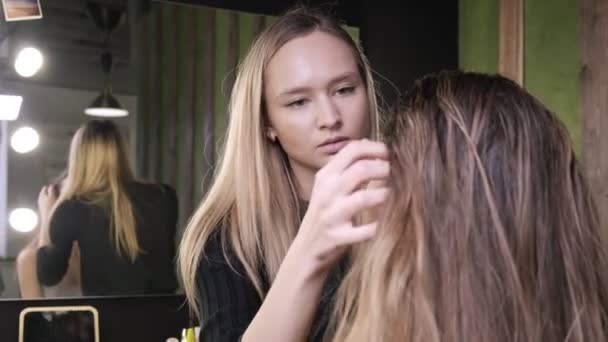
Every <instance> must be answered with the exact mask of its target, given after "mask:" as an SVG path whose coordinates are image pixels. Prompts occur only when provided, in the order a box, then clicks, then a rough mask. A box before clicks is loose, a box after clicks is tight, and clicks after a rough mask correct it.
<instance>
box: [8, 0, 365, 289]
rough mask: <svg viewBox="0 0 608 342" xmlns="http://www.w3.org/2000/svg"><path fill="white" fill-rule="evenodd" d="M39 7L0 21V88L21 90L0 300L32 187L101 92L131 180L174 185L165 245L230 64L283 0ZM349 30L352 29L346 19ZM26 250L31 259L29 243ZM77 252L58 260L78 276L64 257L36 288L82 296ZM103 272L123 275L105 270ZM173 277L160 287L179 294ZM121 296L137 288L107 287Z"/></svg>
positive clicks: (33, 223)
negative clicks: (254, 5)
mask: <svg viewBox="0 0 608 342" xmlns="http://www.w3.org/2000/svg"><path fill="white" fill-rule="evenodd" d="M34 2H35V1H34ZM40 5H41V18H29V19H28V20H20V21H7V20H6V18H2V20H0V95H3V94H6V95H18V96H20V97H21V106H20V108H19V111H18V115H17V118H16V119H14V120H0V222H1V224H0V276H1V277H2V280H3V281H2V282H0V283H1V284H2V285H3V287H2V286H0V298H19V297H21V292H20V289H19V286H18V272H17V266H16V260H17V258H18V256H19V255H20V252H22V251H23V250H24V249H26V248H27V247H28V246H30V247H31V246H34V245H33V244H34V243H35V241H34V240H35V239H37V238H38V236H39V235H40V234H39V232H40V228H39V224H38V221H39V220H40V213H39V210H38V205H37V198H38V194H39V191H40V189H41V188H42V187H43V186H44V185H46V184H49V183H51V182H53V181H54V180H56V179H57V177H58V176H59V175H60V174H61V173H62V171H63V170H65V168H66V167H67V161H68V152H69V149H70V143H71V140H72V139H73V137H74V134H75V132H76V131H77V129H78V128H79V127H80V126H81V125H82V124H84V123H85V122H87V121H89V120H91V119H99V118H100V117H95V116H91V115H87V114H85V111H86V110H87V108H89V107H91V106H92V104H93V103H94V102H95V101H97V100H98V98H100V97H101V96H102V95H104V94H107V93H108V92H111V95H112V96H113V97H114V98H115V99H116V100H117V101H118V105H119V106H120V109H123V110H125V111H126V114H127V115H126V116H121V117H111V118H107V119H109V120H111V121H112V122H114V123H115V124H116V125H117V126H118V127H119V129H120V132H121V133H122V135H123V138H124V140H125V141H126V142H127V146H128V157H129V159H130V163H131V166H132V168H133V170H134V172H135V174H136V177H137V179H138V180H142V181H145V182H155V183H163V184H166V185H168V186H170V187H171V188H172V189H173V190H175V192H176V196H177V203H178V210H177V212H178V216H177V219H176V222H175V223H174V229H175V233H174V234H173V237H172V239H173V241H172V242H173V246H174V247H176V246H177V244H178V243H179V241H180V238H181V234H182V232H183V229H184V226H185V224H186V222H187V219H188V218H189V216H190V215H191V214H192V212H193V210H194V209H195V207H196V205H197V204H198V203H199V201H200V199H201V198H202V196H203V194H204V192H205V190H206V189H207V188H208V186H209V181H210V176H211V172H212V171H213V168H214V165H215V162H216V160H217V153H216V152H217V150H218V147H219V145H220V143H221V139H222V137H223V134H224V132H225V130H226V125H227V115H226V114H225V113H226V106H227V101H228V97H229V92H230V89H231V86H232V83H233V82H234V77H235V73H234V70H235V67H236V66H237V63H238V61H239V59H240V58H242V57H243V56H244V54H245V53H246V51H247V50H248V48H249V46H250V44H251V43H252V41H253V39H254V37H255V35H256V34H257V33H258V32H260V30H262V29H263V28H264V27H266V26H267V25H269V24H270V23H272V22H273V20H274V19H273V18H274V17H273V16H272V14H273V13H279V12H281V11H282V10H283V9H284V8H286V7H287V6H288V4H286V3H283V4H281V10H280V11H275V12H266V13H264V12H260V11H258V12H257V14H254V13H251V12H240V11H235V9H237V8H221V9H220V8H214V7H205V6H191V5H190V4H187V3H183V2H179V1H173V2H166V1H163V2H161V1H126V0H91V1H81V0H46V1H41V2H40ZM261 7H264V6H263V5H262V6H261ZM247 9H248V8H247ZM261 13H263V14H261ZM349 30H350V31H351V33H352V34H353V35H358V30H357V29H356V28H350V29H349ZM24 48H35V49H36V50H32V49H30V50H25V51H26V52H25V53H30V54H31V55H30V57H28V58H29V59H28V58H26V59H25V61H26V62H27V61H30V60H33V61H34V62H36V61H38V64H40V68H39V69H37V70H26V71H25V72H24V71H23V70H22V69H23V67H15V61H16V59H17V56H18V55H19V54H20V52H21V51H23V49H24ZM28 51H29V52H28ZM32 51H33V52H32ZM32 56H33V57H32ZM40 60H41V61H42V62H41V63H40ZM20 63H21V64H24V63H25V62H20ZM18 64H19V63H18ZM21 64H19V65H21ZM28 66H29V64H28V63H25V68H26V69H27V68H28ZM35 66H36V63H34V67H35ZM30 68H32V67H30ZM33 69H36V68H33ZM30 74H31V75H30ZM97 104H98V103H97ZM1 107H2V106H0V108H1ZM0 114H2V113H0ZM82 229H85V228H82ZM104 238H105V237H102V238H101V239H104ZM167 239H171V238H167ZM32 250H33V251H34V252H33V253H34V255H33V257H31V256H30V257H31V258H32V259H33V260H36V255H35V251H36V250H37V247H35V248H34V247H32ZM75 250H76V249H73V251H75ZM74 253H76V252H74ZM83 253H85V252H84V251H83V250H82V246H81V249H80V258H81V261H82V262H81V263H78V259H77V258H76V259H70V265H74V263H76V265H78V266H80V275H79V276H74V277H73V278H74V279H72V277H71V276H70V275H71V274H72V273H71V272H72V271H71V270H72V268H71V267H72V266H68V271H67V272H68V275H67V276H65V278H63V279H62V283H61V284H59V287H60V288H59V289H58V290H54V289H53V288H52V287H43V289H42V290H43V296H45V297H69V296H80V295H82V294H83V292H82V291H80V290H79V289H78V288H79V285H78V284H79V282H78V279H77V278H78V277H80V281H81V282H82V281H83V279H82V277H83V274H84V272H86V271H85V268H89V269H90V268H95V267H100V265H101V264H102V261H99V260H98V261H96V262H93V263H89V265H88V266H87V265H85V264H84V261H83V260H84V259H83V258H84V254H83ZM165 259H166V260H170V259H172V258H171V257H167V258H165ZM74 260H76V261H74ZM78 266H76V268H78ZM29 267H30V268H31V267H35V265H34V266H31V265H30V266H29ZM109 272H112V270H109ZM172 273H173V274H175V273H176V272H175V270H174V269H173V270H172ZM115 276H116V277H124V276H125V273H122V274H121V273H120V272H119V271H118V270H116V273H115ZM65 284H68V285H67V286H64V285H65ZM177 286H178V288H177V290H174V289H168V290H167V292H170V293H174V292H177V293H181V289H180V288H179V284H177ZM163 293H165V292H163ZM125 294H126V295H132V294H139V293H135V292H134V291H133V290H130V292H128V293H120V292H112V293H108V295H125ZM142 294H143V293H142ZM147 294H152V293H147ZM84 295H87V293H86V291H85V292H84ZM94 295H95V296H100V295H106V294H105V293H103V292H95V293H94Z"/></svg>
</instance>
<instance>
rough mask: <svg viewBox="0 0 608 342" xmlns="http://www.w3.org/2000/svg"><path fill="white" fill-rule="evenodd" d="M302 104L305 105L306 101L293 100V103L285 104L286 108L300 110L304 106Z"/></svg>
mask: <svg viewBox="0 0 608 342" xmlns="http://www.w3.org/2000/svg"><path fill="white" fill-rule="evenodd" d="M304 104H306V99H300V100H295V101H291V102H289V103H288V104H287V107H289V108H300V107H302V106H304Z"/></svg>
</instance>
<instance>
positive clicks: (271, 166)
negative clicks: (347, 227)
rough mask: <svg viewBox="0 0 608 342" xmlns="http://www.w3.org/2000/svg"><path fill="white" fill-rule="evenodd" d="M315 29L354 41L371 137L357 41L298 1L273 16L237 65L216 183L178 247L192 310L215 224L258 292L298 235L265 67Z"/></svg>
mask: <svg viewBox="0 0 608 342" xmlns="http://www.w3.org/2000/svg"><path fill="white" fill-rule="evenodd" d="M314 31H321V32H325V33H328V34H331V35H333V36H335V37H337V38H339V39H341V40H343V41H344V42H346V43H347V44H348V45H349V46H350V47H351V48H352V51H353V55H354V57H355V59H356V61H357V64H358V67H359V72H360V73H361V76H362V78H363V80H364V82H365V84H366V90H367V97H368V102H369V117H370V121H371V123H372V124H371V127H372V135H373V136H375V133H376V130H377V129H376V126H377V124H376V118H377V105H376V95H375V90H374V84H373V81H372V75H371V71H370V68H369V66H368V63H367V60H366V58H365V56H364V55H363V53H362V51H361V49H360V47H359V45H358V44H357V43H355V42H354V41H353V39H352V38H351V37H350V35H349V34H348V33H347V32H346V31H345V30H344V29H343V28H342V27H341V26H340V25H339V23H337V22H335V21H333V20H332V19H330V18H329V17H327V16H324V15H322V14H319V13H316V12H314V11H312V10H309V9H305V8H298V9H296V10H292V11H290V12H288V13H286V14H284V15H282V16H281V17H279V18H278V20H277V21H276V22H274V24H272V25H271V26H270V27H268V28H267V29H266V30H265V31H263V32H262V33H261V34H260V35H259V36H258V37H257V39H256V40H255V42H254V43H253V45H252V47H251V49H250V51H249V53H248V54H247V56H246V57H245V59H244V60H243V61H242V63H241V65H240V66H239V69H238V74H237V77H236V81H235V83H234V87H233V89H232V96H231V99H230V104H229V113H230V122H229V125H228V132H227V137H226V141H225V145H224V150H223V158H222V160H221V163H220V165H219V168H217V170H216V174H215V179H214V183H213V185H212V186H211V188H210V189H209V191H208V193H207V194H206V198H205V199H204V200H203V202H202V203H201V205H200V206H199V208H198V209H197V210H196V212H195V214H194V215H193V217H192V218H191V220H190V222H189V224H188V226H187V228H186V231H185V233H184V236H183V238H182V242H181V248H180V251H179V267H180V273H181V275H182V278H183V284H184V289H185V293H186V296H187V298H188V301H189V303H190V305H191V308H192V310H193V311H194V312H195V313H196V314H197V315H198V314H199V308H198V304H199V303H198V293H197V292H198V291H197V289H196V280H195V279H196V278H195V277H196V271H197V267H198V265H199V262H200V260H201V258H202V257H203V255H204V248H205V245H206V243H207V241H208V240H209V239H210V237H211V236H212V234H213V233H215V232H216V230H218V229H219V232H218V233H220V234H222V239H221V240H222V242H223V245H224V246H223V248H224V251H226V248H228V249H230V250H231V251H233V252H234V253H235V255H236V257H237V258H238V261H239V262H240V263H242V265H243V268H244V270H245V272H246V273H247V276H248V278H249V279H250V280H251V282H252V283H253V284H254V286H255V288H256V290H257V291H258V294H259V295H260V297H263V296H264V289H263V283H264V281H265V280H268V281H272V280H273V279H274V277H275V275H276V273H277V271H278V269H279V266H280V264H281V262H282V260H283V257H284V256H285V254H286V252H287V249H288V248H289V246H290V244H291V242H292V240H293V238H294V237H295V235H296V232H297V229H298V227H299V223H300V222H299V221H300V214H301V213H300V211H301V210H302V208H300V206H299V201H298V194H297V190H296V188H295V185H294V181H293V179H292V175H291V171H290V167H289V165H288V162H287V160H286V158H285V156H284V151H282V150H281V148H280V147H278V145H276V144H270V143H269V141H268V139H267V138H266V134H265V125H266V122H267V118H266V114H265V113H264V109H263V108H264V105H263V82H264V80H263V74H264V71H265V69H266V66H267V64H268V62H269V61H270V59H271V58H272V57H273V55H274V54H275V53H276V52H277V50H279V49H280V48H281V46H283V45H284V44H285V43H287V42H289V41H290V40H292V39H294V38H297V37H301V36H305V35H307V34H310V33H312V32H314ZM262 274H264V276H262ZM265 278H266V279H265Z"/></svg>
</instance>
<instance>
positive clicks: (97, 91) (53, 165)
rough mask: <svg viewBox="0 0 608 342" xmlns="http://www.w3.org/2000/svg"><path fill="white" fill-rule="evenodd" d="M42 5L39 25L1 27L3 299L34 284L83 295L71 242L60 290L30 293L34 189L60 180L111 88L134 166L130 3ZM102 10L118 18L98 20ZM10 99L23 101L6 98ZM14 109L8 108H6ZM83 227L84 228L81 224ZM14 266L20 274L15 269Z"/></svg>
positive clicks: (37, 221)
mask: <svg viewBox="0 0 608 342" xmlns="http://www.w3.org/2000/svg"><path fill="white" fill-rule="evenodd" d="M41 5H42V13H43V18H41V19H35V18H30V20H20V21H6V20H4V18H3V19H2V20H1V23H0V37H1V38H2V40H1V42H0V44H1V45H0V60H1V62H2V63H1V65H0V96H1V97H2V99H1V100H2V101H3V102H2V110H1V112H2V113H0V114H1V115H0V116H1V119H2V120H3V121H0V133H1V134H0V219H1V220H2V225H0V274H1V277H0V279H1V280H0V281H1V282H2V285H3V286H0V289H1V291H0V296H1V297H2V298H17V297H21V296H24V293H23V291H24V290H26V291H27V288H28V285H29V287H30V288H31V287H34V288H35V287H39V288H40V291H41V293H40V294H39V295H40V296H45V297H55V296H77V295H80V294H81V293H82V289H81V283H80V281H81V280H80V277H81V274H80V267H81V264H80V255H81V251H80V250H79V249H78V245H77V244H75V248H74V249H72V250H70V254H69V256H70V257H69V262H68V267H67V272H66V274H65V276H64V277H62V279H61V281H60V282H59V283H58V284H56V285H54V286H49V287H45V286H39V285H40V284H36V282H34V284H33V285H35V286H32V282H31V281H28V279H29V280H31V279H32V277H34V279H35V277H36V275H37V274H36V254H37V253H36V252H37V247H38V240H39V239H38V238H39V236H40V227H41V225H42V224H43V217H42V216H41V213H40V211H39V208H38V203H37V199H38V194H39V192H40V189H41V188H42V187H43V186H44V185H46V184H50V183H54V182H57V183H58V179H57V178H58V177H60V176H61V175H62V173H63V171H64V170H66V169H67V166H68V165H67V159H68V158H67V157H68V151H69V147H70V142H71V140H72V138H73V136H74V133H75V132H76V130H77V129H78V128H79V127H80V126H81V125H83V124H84V123H85V122H87V121H88V120H91V119H94V117H92V116H88V115H85V110H86V109H87V108H89V107H90V106H91V104H92V103H93V102H94V101H95V99H97V98H100V97H102V96H100V95H102V94H104V92H105V93H107V90H111V91H112V94H111V95H112V96H113V97H114V98H115V99H116V102H115V103H114V105H118V106H121V107H122V109H124V110H125V112H128V116H125V117H120V118H112V119H111V120H112V122H114V123H115V124H116V125H117V127H118V129H119V131H120V133H121V135H122V136H123V138H124V139H125V141H126V146H128V150H127V154H128V158H129V159H130V160H132V161H135V159H136V158H135V141H136V127H135V124H136V122H137V119H136V118H137V97H136V94H137V89H136V82H135V81H134V77H133V76H134V75H135V74H134V72H133V65H134V64H135V62H134V60H133V58H132V52H131V43H130V41H131V37H130V32H131V30H130V26H129V20H128V12H127V10H128V9H127V2H126V1H107V0H106V1H92V2H85V1H68V0H53V1H43V2H41ZM96 11H97V12H96ZM104 13H106V14H107V13H111V14H112V16H114V18H116V19H117V20H115V21H106V22H103V21H102V22H99V20H96V18H99V17H100V14H102V16H103V14H104ZM112 25H113V26H112ZM12 99H18V100H19V101H18V102H16V101H12V102H10V101H9V102H10V103H9V102H6V101H5V100H12ZM97 102H98V103H101V102H99V101H97ZM11 103H14V105H12V106H7V104H11ZM106 103H107V101H106ZM11 108H12V110H8V109H11ZM9 112H10V113H9ZM133 166H136V165H133ZM80 228H81V229H82V230H83V231H84V230H86V229H89V227H87V226H86V224H85V225H82V227H80ZM109 238H110V235H108V236H107V239H109ZM17 257H19V258H17ZM17 260H19V261H20V262H21V264H22V265H21V267H22V271H21V272H17V266H16V264H17V262H16V261H17ZM96 266H97V265H95V264H93V265H89V267H92V268H95V267H96ZM106 271H107V270H106ZM110 271H111V270H110ZM18 273H19V274H18ZM19 281H21V288H20V286H19V285H20V284H19Z"/></svg>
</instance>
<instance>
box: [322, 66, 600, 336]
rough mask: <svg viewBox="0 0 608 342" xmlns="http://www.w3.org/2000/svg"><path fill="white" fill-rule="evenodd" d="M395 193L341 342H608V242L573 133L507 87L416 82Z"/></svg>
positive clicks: (472, 80) (389, 129) (354, 271)
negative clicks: (574, 145) (574, 146)
mask: <svg viewBox="0 0 608 342" xmlns="http://www.w3.org/2000/svg"><path fill="white" fill-rule="evenodd" d="M388 121H389V122H388V125H387V126H386V130H385V131H384V139H385V141H386V143H387V145H388V149H389V151H390V164H391V174H390V177H389V180H388V186H389V187H390V188H391V189H392V192H391V196H390V198H389V200H388V202H387V206H386V207H385V208H384V210H383V211H382V214H381V215H380V226H379V231H378V235H377V237H376V238H375V239H374V240H373V241H371V242H369V243H368V244H367V245H365V246H363V247H362V248H361V249H360V250H358V251H357V253H355V255H356V256H355V258H354V259H353V261H352V267H351V269H350V270H349V271H348V272H347V275H346V277H345V279H344V281H343V283H342V284H341V287H340V290H339V294H338V296H337V299H336V300H337V304H336V311H335V314H334V317H333V324H332V326H333V329H332V330H331V333H332V334H333V340H334V341H382V342H392V341H408V342H422V341H424V342H429V341H430V342H433V341H435V342H437V341H452V342H456V341H462V342H464V341H466V342H482V341H492V342H500V341H504V342H507V341H509V342H513V341H520V342H523V341H552V342H554V341H571V342H574V341H577V342H582V341H606V340H608V330H607V316H606V315H607V310H608V294H607V291H608V280H607V278H606V277H607V275H608V272H607V271H606V270H608V262H607V256H606V252H605V249H606V247H607V246H608V245H607V244H606V237H605V231H604V230H603V229H602V227H600V224H599V221H598V213H597V211H596V208H595V204H594V200H593V198H592V194H591V192H590V190H589V188H588V185H587V183H586V180H585V177H584V175H583V171H582V170H581V166H580V164H579V162H578V161H577V158H576V155H575V152H574V151H573V148H572V144H571V141H570V138H569V136H568V133H567V131H566V129H565V128H564V127H563V125H562V124H561V123H560V121H559V120H558V119H557V118H556V115H555V114H554V113H552V112H551V111H550V110H548V109H547V108H546V107H545V106H544V105H543V104H542V103H540V102H539V101H538V100H536V99H535V98H534V97H533V96H531V95H530V94H529V93H527V92H526V91H525V90H524V89H522V88H520V87H519V86H518V85H517V84H515V83H514V82H512V81H510V80H508V79H506V78H503V77H501V76H497V75H483V74H477V73H465V72H443V73H439V74H435V75H431V76H427V77H425V78H422V79H420V80H419V81H417V83H416V84H415V86H414V87H413V89H412V90H411V91H410V92H409V93H407V94H406V95H405V96H403V98H402V101H401V103H400V104H399V109H398V110H397V113H396V114H395V115H393V116H392V117H390V116H389V118H388Z"/></svg>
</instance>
